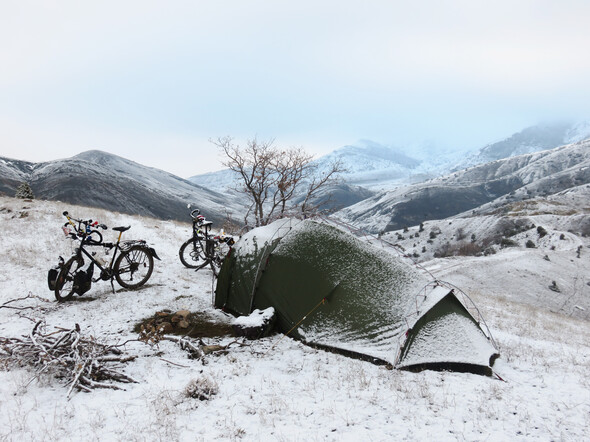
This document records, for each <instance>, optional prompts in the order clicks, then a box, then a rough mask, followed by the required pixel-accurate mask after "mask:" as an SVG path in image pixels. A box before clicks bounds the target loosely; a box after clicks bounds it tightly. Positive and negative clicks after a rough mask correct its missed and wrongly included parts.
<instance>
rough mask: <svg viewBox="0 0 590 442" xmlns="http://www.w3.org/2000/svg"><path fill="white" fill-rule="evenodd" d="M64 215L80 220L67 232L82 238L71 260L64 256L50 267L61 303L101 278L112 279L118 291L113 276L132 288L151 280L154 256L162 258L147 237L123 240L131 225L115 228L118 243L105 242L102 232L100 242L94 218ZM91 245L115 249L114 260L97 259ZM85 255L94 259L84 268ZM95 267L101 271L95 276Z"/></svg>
mask: <svg viewBox="0 0 590 442" xmlns="http://www.w3.org/2000/svg"><path fill="white" fill-rule="evenodd" d="M63 214H64V216H65V217H66V218H68V223H69V222H70V219H71V220H73V221H77V222H79V225H78V226H74V227H76V231H75V232H67V234H68V236H69V237H70V238H72V239H74V240H79V241H80V244H79V247H76V250H75V252H74V254H73V255H72V257H70V259H68V260H67V261H64V259H63V258H62V257H61V256H60V257H59V264H58V265H57V266H56V267H54V268H53V269H51V270H49V274H48V284H49V289H50V290H53V291H54V293H55V299H57V300H58V301H59V302H63V301H67V300H69V299H71V298H72V296H74V294H78V295H83V294H84V293H86V292H87V291H88V290H90V287H91V285H92V283H93V282H97V281H100V280H103V281H109V280H110V281H111V287H112V289H113V292H114V291H115V287H114V284H113V279H116V280H117V282H118V283H119V284H120V285H121V286H122V287H124V288H126V289H130V290H134V289H137V288H139V287H141V286H142V285H144V284H145V283H146V282H147V281H148V279H150V276H151V275H152V272H153V271H154V258H156V259H158V260H159V259H160V258H159V257H158V255H157V253H156V251H155V250H154V249H153V248H152V247H149V246H148V245H147V243H146V241H144V240H129V241H121V236H122V235H123V232H126V231H127V230H129V229H130V228H131V226H127V227H113V230H114V231H116V232H119V236H118V238H117V242H116V243H109V242H103V241H102V235H101V236H100V241H97V237H96V236H95V235H93V233H92V228H91V225H92V221H91V220H88V221H83V220H82V221H80V220H75V219H73V218H70V217H69V214H68V212H64V213H63ZM100 226H101V228H103V229H106V228H107V226H105V225H104V224H101V225H100ZM88 227H90V228H88ZM96 232H97V231H96ZM87 247H103V248H104V249H105V251H106V253H107V254H108V253H109V252H110V251H111V250H114V251H113V255H112V257H111V260H110V262H108V263H107V262H101V261H100V260H99V259H97V257H96V252H92V251H88V250H87ZM85 256H86V258H88V259H89V260H90V264H89V265H88V267H87V268H86V269H84V264H85V261H84V257H85ZM95 266H96V267H98V269H99V270H100V274H99V275H98V276H97V277H96V278H93V275H94V267H95Z"/></svg>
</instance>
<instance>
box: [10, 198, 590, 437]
mask: <svg viewBox="0 0 590 442" xmlns="http://www.w3.org/2000/svg"><path fill="white" fill-rule="evenodd" d="M64 210H69V211H70V213H72V214H73V215H75V216H79V217H84V218H92V219H97V220H99V221H100V222H103V223H106V224H107V225H108V226H109V227H112V226H115V225H131V226H132V227H131V230H129V231H128V232H125V236H126V237H127V238H143V239H146V240H147V241H148V242H149V243H150V244H151V245H152V246H153V247H155V249H156V250H157V252H158V254H159V255H160V257H161V258H162V261H156V267H155V270H154V274H153V275H152V277H151V279H150V280H149V281H148V284H147V285H146V286H145V287H144V288H142V289H140V290H138V291H132V292H128V291H124V290H121V289H120V288H119V287H117V286H115V287H116V289H117V292H116V293H112V292H111V287H110V285H109V283H108V282H100V283H96V284H94V285H93V287H92V289H91V290H90V291H89V292H88V293H87V294H85V295H84V296H82V297H79V298H76V299H74V300H73V301H71V302H67V303H63V304H59V303H57V302H56V301H55V299H54V297H53V293H51V292H50V291H49V290H48V289H47V279H46V278H47V270H48V269H49V268H50V267H51V266H52V265H54V264H55V263H56V260H57V256H58V255H59V254H62V255H64V256H66V255H67V254H68V253H70V252H71V250H72V243H71V242H70V241H69V240H67V239H65V238H64V237H63V233H62V232H61V229H60V226H61V225H62V224H63V222H64V219H63V216H62V215H61V212H63V211H64ZM449 222H452V223H453V225H449V229H451V228H454V227H455V225H454V224H455V221H449ZM474 222H476V223H478V222H484V221H478V220H476V221H474ZM556 222H557V221H556ZM544 225H546V227H547V230H548V231H549V234H550V235H551V238H552V239H551V242H548V244H547V246H549V251H547V252H546V253H547V254H549V257H550V260H551V261H547V262H548V263H552V262H553V263H556V264H558V265H559V267H556V268H552V267H548V268H547V270H546V271H547V272H548V273H549V272H553V273H555V275H556V276H555V277H554V278H553V277H552V279H558V276H559V278H562V279H559V280H558V285H560V286H561V284H562V283H561V281H562V280H563V281H573V280H574V279H575V278H580V277H583V278H587V275H588V274H587V272H583V276H580V270H581V269H583V268H585V269H586V270H587V269H588V266H587V265H588V264H587V263H588V261H587V257H586V253H587V252H586V250H588V249H587V245H588V243H587V238H585V239H580V238H578V236H577V235H573V234H572V235H569V234H568V233H567V232H564V233H565V234H566V239H565V240H560V239H555V238H554V235H556V234H557V232H554V231H552V230H551V229H552V227H551V226H552V225H551V224H550V223H548V222H547V223H544ZM189 227H190V226H189V225H188V224H181V223H177V222H173V221H160V220H155V219H152V218H145V217H137V216H128V215H121V214H118V213H112V212H107V211H104V210H99V209H91V208H84V207H75V206H71V205H67V206H66V205H64V204H61V203H55V202H46V201H38V200H34V201H32V202H27V201H23V200H16V199H12V198H7V197H0V248H1V250H2V251H3V252H2V253H1V254H0V307H1V308H0V336H1V337H5V338H6V337H20V336H22V335H28V334H29V333H30V332H31V330H32V327H33V326H34V324H35V322H36V321H37V320H40V319H43V320H44V321H45V328H46V329H47V330H48V331H53V330H57V329H56V327H65V328H72V327H74V325H75V324H79V325H80V328H81V331H82V334H84V335H86V336H92V337H94V339H96V340H100V341H106V342H107V343H110V344H123V343H125V344H124V346H123V347H121V348H122V349H123V350H124V351H125V354H128V355H137V356H138V357H137V358H136V359H135V360H133V361H130V362H128V363H126V364H124V365H122V366H121V367H120V369H121V370H122V371H124V372H125V373H126V374H127V375H129V376H131V377H133V378H134V379H135V380H137V381H138V382H137V383H135V384H124V385H123V386H124V387H125V389H126V390H125V391H115V390H109V389H104V390H100V389H98V390H94V391H93V392H90V393H81V392H78V393H75V394H73V395H72V397H71V399H70V400H67V398H66V395H67V389H68V388H67V386H66V385H65V380H64V379H61V380H60V379H54V378H51V377H49V376H46V375H43V374H41V375H39V376H37V377H36V376H35V373H34V372H33V371H32V370H31V369H30V368H28V367H10V369H9V370H7V368H8V365H7V364H6V362H5V359H2V358H0V409H1V410H2V413H0V440H35V441H37V440H38V441H41V440H43V441H45V440H163V439H165V440H183V441H184V440H187V441H188V440H190V441H194V440H232V441H233V440H239V439H242V440H285V441H291V440H293V441H294V440H326V441H341V440H350V441H353V440H354V441H357V440H438V441H446V440H449V441H454V440H498V441H500V440H508V439H514V438H516V439H519V438H522V439H523V440H584V439H585V438H587V429H588V427H589V426H590V400H589V399H590V382H589V379H590V349H589V347H588V342H589V340H590V323H589V322H587V321H583V320H579V319H575V318H572V317H571V316H570V314H569V313H570V311H569V310H567V309H564V310H562V311H560V310H558V309H555V308H554V305H553V304H552V305H544V304H543V303H542V302H539V299H535V302H531V298H534V297H535V296H534V294H535V293H536V291H537V290H538V287H537V286H536V285H533V284H530V282H531V278H530V276H529V272H534V271H536V270H535V269H536V268H537V267H538V265H539V263H538V261H537V260H536V258H533V256H532V255H529V256H528V257H525V258H521V257H519V256H525V255H519V253H522V254H524V253H526V252H528V250H527V249H526V248H525V247H523V246H522V245H521V246H520V247H518V248H513V249H511V251H510V252H511V253H504V254H501V253H500V252H498V253H497V254H496V255H491V256H490V257H481V258H470V257H467V258H465V257H450V258H439V259H436V260H434V261H432V260H427V261H426V262H423V265H424V266H426V267H427V268H428V269H429V270H430V271H431V272H432V273H433V275H434V276H435V277H437V276H442V277H443V278H444V279H447V280H448V279H450V282H456V283H459V282H460V283H461V284H460V285H461V287H462V288H463V289H464V290H466V291H467V293H468V294H469V295H470V296H471V297H472V299H473V300H474V301H475V302H476V304H477V305H478V306H479V308H480V311H481V313H482V314H483V316H484V318H485V319H486V321H487V324H488V326H489V327H490V329H491V331H492V333H493V334H494V337H495V339H496V341H497V342H498V344H499V346H500V353H501V357H500V359H499V360H498V361H497V362H496V364H495V366H494V369H495V371H496V372H497V373H498V375H500V376H501V377H502V379H503V381H501V380H498V379H496V378H488V377H483V376H478V375H473V374H465V373H454V372H433V371H424V372H421V373H410V372H403V371H397V370H390V369H388V368H386V367H383V366H376V365H372V364H370V363H368V362H363V361H359V360H354V359H349V358H347V357H344V356H341V355H337V354H332V353H327V352H324V351H321V350H315V349H312V348H309V347H306V346H304V345H302V344H301V343H299V342H296V341H293V340H291V339H289V338H284V339H282V336H279V335H273V336H270V337H268V338H264V339H261V340H258V341H245V342H244V343H243V344H242V345H238V344H237V343H234V344H231V345H230V346H229V348H227V349H226V350H225V351H223V352H215V353H212V354H209V355H207V356H205V358H204V359H203V360H198V359H189V358H188V356H187V352H186V351H184V350H181V349H180V347H179V346H178V345H177V344H175V343H173V342H169V341H161V342H160V343H159V344H158V345H156V346H153V347H150V346H149V345H147V344H145V343H143V342H139V341H137V340H136V338H137V333H136V332H134V331H133V328H134V326H135V325H136V324H137V323H138V322H139V321H141V320H143V319H145V318H149V317H153V316H154V314H155V313H156V312H158V311H162V310H164V309H169V310H171V311H173V312H174V311H177V310H180V309H187V310H190V311H191V312H195V313H197V315H199V316H203V317H207V318H209V319H210V320H211V321H213V322H215V323H221V324H231V323H232V322H233V319H232V318H230V317H227V316H226V315H224V314H223V313H221V312H219V311H216V310H214V309H213V308H212V307H211V289H212V282H213V281H212V278H211V273H210V272H209V271H207V270H201V271H199V272H194V271H192V270H188V269H186V268H184V267H183V266H182V265H181V264H180V262H179V260H178V253H177V252H178V248H179V246H180V244H181V243H182V242H183V241H184V240H185V239H186V238H188V236H189V231H190V229H189ZM427 227H429V226H428V225H427ZM463 227H464V229H466V230H467V229H469V230H468V231H471V230H474V231H475V227H468V226H467V225H464V226H463ZM441 229H442V227H441ZM108 232H109V233H111V234H113V237H114V233H115V232H112V231H110V230H109V231H108ZM477 232H479V230H477ZM107 237H108V234H107ZM421 237H422V233H421V234H420V237H419V238H421ZM560 241H561V242H560ZM564 241H565V242H564ZM580 241H581V242H580ZM537 242H538V241H537ZM578 242H580V244H581V245H583V246H584V247H585V248H584V250H583V251H582V255H581V258H577V257H576V256H575V255H574V252H575V251H574V248H575V246H576V244H578ZM562 243H563V244H565V243H567V244H569V245H568V247H565V246H564V247H563V250H562V249H561V248H557V246H560V247H561V244H562ZM552 244H555V245H556V251H555V252H556V254H555V255H553V254H550V253H549V252H550V251H551V250H550V245H552ZM539 245H540V244H539ZM537 251H538V252H541V251H540V250H537ZM517 252H518V253H517ZM557 252H560V253H561V252H563V253H564V255H563V258H559V260H558V259H557V258H555V257H556V256H557ZM384 253H388V252H387V251H386V250H384ZM570 255H571V256H570ZM492 259H496V260H497V261H503V262H504V267H502V268H500V267H498V266H494V265H491V263H492V262H493V261H492ZM567 259H570V260H571V261H572V262H573V263H574V264H573V265H572V266H567V265H565V264H567V263H566V261H567ZM512 260H514V261H512ZM511 262H514V263H515V267H514V268H513V269H511V268H510V263H511ZM576 263H584V264H580V265H581V267H580V266H578V267H576V265H577V264H576ZM516 264H517V265H516ZM548 265H549V264H548ZM516 269H518V270H516ZM508 270H510V271H511V272H514V273H515V275H514V277H506V274H502V273H498V271H503V272H506V271H508ZM557 273H559V275H557ZM519 275H522V276H520V277H519ZM583 282H584V283H587V281H586V280H584V281H583ZM562 293H563V292H562ZM27 295H30V297H29V298H28V299H25V300H22V301H18V302H11V303H8V302H9V301H10V300H14V299H16V298H23V297H26V296H27ZM368 295H370V294H368ZM555 296H559V295H557V294H556V295H555ZM7 303H8V304H7ZM12 307H17V308H21V310H18V309H15V308H12ZM552 310H556V311H558V313H554V312H552ZM203 340H204V341H205V343H207V344H220V345H227V344H230V343H232V342H234V340H235V338H234V337H229V336H225V337H218V338H203ZM240 342H241V341H240ZM0 348H1V345H0ZM0 351H1V350H0ZM197 385H208V386H210V387H212V388H211V391H212V392H213V393H212V394H211V396H210V398H209V399H208V400H199V399H198V398H195V397H193V396H194V395H192V394H191V393H192V392H194V390H195V386H197Z"/></svg>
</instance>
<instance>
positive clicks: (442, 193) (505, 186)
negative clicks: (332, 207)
mask: <svg viewBox="0 0 590 442" xmlns="http://www.w3.org/2000/svg"><path fill="white" fill-rule="evenodd" d="M586 183H590V140H586V141H582V142H579V143H574V144H570V145H567V146H562V147H559V148H556V149H552V150H548V151H543V152H536V153H532V154H527V155H521V156H517V157H511V158H507V159H503V160H498V161H493V162H491V163H486V164H482V165H479V166H475V167H472V168H469V169H466V170H462V171H458V172H455V173H453V174H451V175H447V176H444V177H441V178H437V179H433V180H429V181H426V182H424V183H420V184H416V185H413V186H407V187H401V188H398V189H397V190H394V191H390V192H382V193H380V194H377V195H376V196H374V197H371V198H368V199H366V200H364V201H361V202H360V203H357V204H355V205H353V206H350V207H347V208H345V209H343V210H341V211H339V212H338V214H337V215H338V216H339V217H340V218H342V219H344V220H346V221H347V222H349V223H352V224H355V225H357V226H359V227H362V228H364V229H367V230H369V231H374V232H378V231H383V230H396V229H399V228H401V227H403V226H412V225H417V224H419V223H420V222H422V221H425V220H429V219H442V218H446V217H449V216H453V215H456V214H458V213H461V212H464V211H468V210H475V209H477V208H478V207H480V206H482V205H485V204H496V205H497V204H503V203H504V202H506V201H518V200H525V199H527V198H531V197H534V196H547V195H551V194H554V193H557V192H561V191H563V190H566V189H569V188H573V187H576V186H579V185H584V184H586ZM495 200H497V201H495Z"/></svg>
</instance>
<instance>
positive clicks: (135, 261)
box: [113, 245, 154, 290]
mask: <svg viewBox="0 0 590 442" xmlns="http://www.w3.org/2000/svg"><path fill="white" fill-rule="evenodd" d="M153 271H154V258H153V256H152V254H151V252H150V250H149V249H148V248H147V247H145V246H141V245H135V246H131V247H130V248H129V249H128V250H126V251H124V252H121V254H120V255H119V257H118V258H117V260H116V261H115V265H114V267H113V272H114V273H115V279H116V280H117V282H118V283H119V285H121V286H122V287H125V288H126V289H131V290H134V289H136V288H139V287H141V286H142V285H144V284H145V283H146V282H147V280H148V279H150V276H152V272H153ZM136 277H139V278H138V279H137V280H136V281H135V282H133V281H134V278H136Z"/></svg>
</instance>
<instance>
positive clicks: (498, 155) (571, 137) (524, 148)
mask: <svg viewBox="0 0 590 442" xmlns="http://www.w3.org/2000/svg"><path fill="white" fill-rule="evenodd" d="M588 138H590V121H580V122H577V123H571V122H556V123H544V124H538V125H536V126H531V127H527V128H526V129H523V130H522V131H520V132H517V133H515V134H513V135H511V136H510V137H508V138H506V139H504V140H501V141H497V142H495V143H492V144H488V145H487V146H484V147H482V148H481V149H479V151H477V152H476V153H474V154H472V155H470V156H468V157H467V158H465V159H463V160H461V161H460V162H458V163H457V164H456V165H455V166H454V167H453V170H461V169H466V168H468V167H472V166H475V165H478V164H483V163H488V162H491V161H496V160H501V159H504V158H510V157H514V156H519V155H523V154H527V153H534V152H539V151H543V150H548V149H553V148H555V147H558V146H563V145H565V144H571V143H576V142H578V141H583V140H585V139H588Z"/></svg>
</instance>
